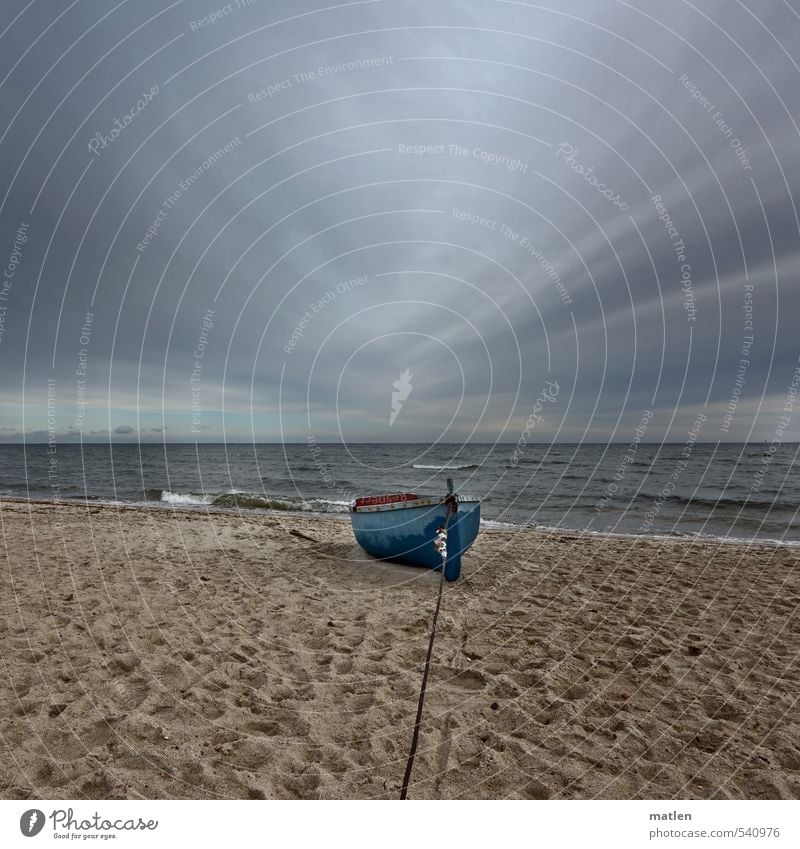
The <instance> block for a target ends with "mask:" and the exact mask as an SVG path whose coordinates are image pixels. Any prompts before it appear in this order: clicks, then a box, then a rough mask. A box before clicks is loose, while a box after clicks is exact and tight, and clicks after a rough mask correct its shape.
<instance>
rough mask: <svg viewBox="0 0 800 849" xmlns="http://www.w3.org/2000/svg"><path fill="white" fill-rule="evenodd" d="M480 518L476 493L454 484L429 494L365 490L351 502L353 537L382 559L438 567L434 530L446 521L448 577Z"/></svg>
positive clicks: (452, 576) (458, 568) (450, 578)
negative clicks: (372, 493) (443, 492)
mask: <svg viewBox="0 0 800 849" xmlns="http://www.w3.org/2000/svg"><path fill="white" fill-rule="evenodd" d="M448 485H450V481H448ZM451 511H452V512H451ZM448 513H450V516H449V518H448ZM480 518H481V503H480V499H478V498H467V497H465V496H463V495H455V494H453V493H452V490H451V492H450V494H449V495H447V496H444V497H433V498H430V497H425V496H419V495H415V494H413V493H410V492H398V493H393V494H391V495H375V496H366V497H363V498H356V500H355V501H354V502H353V503H352V504H351V505H350V522H351V523H352V525H353V533H354V534H355V537H356V541H357V542H358V544H359V545H360V546H361V547H362V548H363V549H364V551H366V552H367V553H368V554H371V555H372V556H373V557H377V558H379V559H380V560H391V561H393V562H395V563H404V564H406V565H409V566H424V567H426V568H428V569H441V568H442V556H441V554H440V553H439V551H438V550H437V548H436V547H435V546H434V542H435V540H436V537H437V532H438V531H439V530H440V529H442V528H444V527H446V528H447V558H446V561H445V570H444V577H445V578H446V579H447V580H448V581H455V580H456V579H457V578H458V576H459V575H460V574H461V557H462V555H463V554H464V553H465V552H466V551H467V550H468V549H469V547H470V546H471V545H472V543H473V542H475V538H476V537H477V536H478V530H479V526H480Z"/></svg>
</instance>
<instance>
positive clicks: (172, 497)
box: [161, 489, 214, 505]
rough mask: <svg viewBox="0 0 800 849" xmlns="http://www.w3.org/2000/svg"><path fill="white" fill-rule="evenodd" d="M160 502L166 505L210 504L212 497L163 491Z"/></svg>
mask: <svg viewBox="0 0 800 849" xmlns="http://www.w3.org/2000/svg"><path fill="white" fill-rule="evenodd" d="M161 500H162V501H163V502H165V503H166V504H175V505H179V504H211V502H212V501H213V500H214V496H213V495H195V494H194V493H192V492H170V491H169V490H168V489H165V490H163V491H162V493H161Z"/></svg>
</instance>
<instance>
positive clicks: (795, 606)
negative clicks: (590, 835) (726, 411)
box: [0, 501, 800, 799]
mask: <svg viewBox="0 0 800 849" xmlns="http://www.w3.org/2000/svg"><path fill="white" fill-rule="evenodd" d="M0 520H2V533H3V570H2V592H1V593H0V605H1V609H0V645H2V677H0V681H1V682H2V683H1V684H0V729H1V733H2V743H3V756H2V762H1V763H0V796H2V797H3V798H35V797H39V798H92V799H100V798H140V797H144V798H251V799H263V798H268V799H271V798H280V799H284V798H306V799H314V798H397V796H398V794H399V789H400V783H401V779H402V775H403V770H404V767H405V758H406V754H407V751H408V746H409V742H410V737H411V731H412V726H413V718H414V712H415V709H416V700H417V693H418V688H419V683H420V675H421V665H422V661H423V658H424V655H425V650H426V647H427V637H428V626H429V622H430V618H431V614H432V611H433V606H434V603H435V593H436V586H437V582H438V575H435V574H430V573H426V572H424V571H422V570H417V569H412V568H407V567H402V566H395V565H387V564H381V563H377V562H375V561H373V560H371V559H370V558H368V557H367V556H366V555H364V554H363V553H361V552H360V550H359V549H358V547H357V546H356V545H355V543H354V541H353V538H352V533H351V530H350V527H349V524H348V523H347V522H346V521H339V520H335V519H329V518H316V517H300V516H296V515H285V516H282V515H277V516H271V515H270V516H268V515H258V514H248V515H237V514H236V513H234V512H204V511H193V512H192V511H184V512H178V511H171V510H168V509H162V510H146V509H141V508H136V507H129V508H121V507H113V506H103V507H101V506H89V507H87V506H86V505H83V504H76V505H52V504H39V503H34V504H28V503H24V502H12V501H4V502H3V503H2V509H0ZM462 575H463V576H462V579H461V580H460V581H458V582H457V583H455V584H453V585H449V586H446V588H445V595H444V601H443V608H442V616H441V619H440V629H439V633H438V636H437V641H436V646H435V650H434V663H433V666H432V669H431V679H430V682H429V686H428V696H427V701H426V706H425V714H424V719H423V728H422V735H421V741H420V749H419V753H418V755H417V760H416V765H415V768H414V774H413V777H412V784H411V789H410V793H409V796H410V797H411V798H434V799H439V798H533V799H564V798H568V799H587V798H737V799H738V798H758V799H761V798H782V799H785V798H798V797H799V796H800V720H798V709H797V707H798V705H797V700H798V696H799V695H800V675H799V674H798V672H799V670H798V666H799V661H800V657H799V654H798V647H800V615H799V611H800V553H798V552H797V550H796V549H795V550H791V549H788V548H779V547H774V546H766V545H759V546H755V545H753V546H747V547H744V546H737V545H730V544H710V543H689V542H675V541H658V540H652V541H645V540H633V539H624V538H615V539H601V538H597V537H569V536H559V535H553V534H550V535H545V534H540V533H535V532H531V531H524V532H522V531H520V532H514V531H510V530H509V531H506V530H503V531H492V532H484V533H482V534H481V535H480V536H479V538H478V541H477V543H476V545H475V547H474V549H473V550H472V551H471V552H470V554H469V555H468V556H467V557H466V558H465V561H464V567H463V573H462Z"/></svg>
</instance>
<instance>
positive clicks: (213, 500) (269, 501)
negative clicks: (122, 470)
mask: <svg viewBox="0 0 800 849" xmlns="http://www.w3.org/2000/svg"><path fill="white" fill-rule="evenodd" d="M144 496H145V502H146V503H148V504H153V503H154V502H157V503H158V504H160V505H169V506H171V507H222V508H228V509H236V510H287V511H296V512H299V513H346V512H348V510H349V509H350V502H349V501H342V500H334V499H328V498H307V499H300V498H291V497H272V496H269V495H259V494H258V493H253V492H246V491H244V490H240V489H230V490H228V491H227V492H222V493H213V492H211V493H208V492H207V493H197V492H172V491H170V490H168V489H153V488H151V489H146V490H145V491H144Z"/></svg>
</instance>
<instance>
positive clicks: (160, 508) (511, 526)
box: [0, 496, 800, 551]
mask: <svg viewBox="0 0 800 849" xmlns="http://www.w3.org/2000/svg"><path fill="white" fill-rule="evenodd" d="M4 503H8V504H41V505H45V506H51V507H58V506H61V507H75V508H82V509H85V510H86V509H88V510H91V509H93V508H97V509H102V510H126V511H127V510H138V511H143V512H148V511H154V512H167V513H176V514H186V515H196V514H198V513H200V514H201V515H204V514H208V515H223V516H241V517H248V516H254V517H258V516H262V517H269V518H280V517H293V518H297V519H301V520H303V519H309V520H312V521H313V520H315V519H330V520H332V521H336V522H346V523H348V524H349V521H350V519H349V513H348V512H344V511H341V512H340V511H333V510H331V511H326V512H322V511H315V510H288V509H287V510H284V509H280V510H277V509H267V508H252V507H223V506H219V505H214V504H210V503H209V504H202V503H198V504H196V505H191V504H178V505H175V504H171V503H169V502H164V501H152V502H149V501H106V500H102V499H100V498H98V499H97V500H95V499H86V498H85V497H81V496H76V497H75V498H60V499H52V498H21V497H18V496H0V509H2V505H3V504H4ZM498 532H499V533H502V532H507V533H511V534H518V533H519V534H537V535H544V536H546V537H554V538H563V539H564V540H575V539H607V540H623V541H624V540H634V541H635V540H641V541H643V542H659V543H660V542H664V543H670V544H672V543H677V544H685V545H712V546H713V545H726V546H728V545H732V546H737V547H742V548H761V547H763V548H778V549H787V550H789V551H793V550H800V540H780V539H773V538H769V537H767V538H764V539H752V540H748V539H743V538H740V537H730V536H718V535H713V534H707V535H703V536H700V535H694V536H693V535H692V534H691V533H690V532H688V531H683V532H681V531H675V532H673V533H672V534H665V533H660V534H659V533H656V532H653V533H626V532H624V531H599V530H597V531H594V530H580V529H578V528H557V527H553V526H544V525H539V526H533V525H522V524H517V523H514V522H505V521H502V520H495V519H485V518H481V529H480V533H481V534H484V533H491V534H494V533H498Z"/></svg>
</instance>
